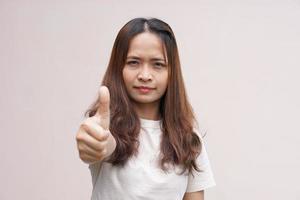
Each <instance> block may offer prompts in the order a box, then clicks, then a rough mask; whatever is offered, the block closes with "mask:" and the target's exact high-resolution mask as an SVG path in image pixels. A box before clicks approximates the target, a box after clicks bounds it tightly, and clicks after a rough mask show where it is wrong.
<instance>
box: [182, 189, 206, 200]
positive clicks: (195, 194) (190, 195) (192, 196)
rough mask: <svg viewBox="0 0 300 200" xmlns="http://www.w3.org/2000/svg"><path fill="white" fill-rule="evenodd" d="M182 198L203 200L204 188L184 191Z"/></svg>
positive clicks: (185, 199) (184, 199)
mask: <svg viewBox="0 0 300 200" xmlns="http://www.w3.org/2000/svg"><path fill="white" fill-rule="evenodd" d="M182 200H204V190H201V191H198V192H189V193H187V192H186V193H185V195H184V197H183V199H182Z"/></svg>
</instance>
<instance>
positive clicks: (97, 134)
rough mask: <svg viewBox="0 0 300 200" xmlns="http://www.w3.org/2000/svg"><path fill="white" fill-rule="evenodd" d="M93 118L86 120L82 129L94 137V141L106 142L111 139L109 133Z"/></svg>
mask: <svg viewBox="0 0 300 200" xmlns="http://www.w3.org/2000/svg"><path fill="white" fill-rule="evenodd" d="M93 118H96V117H91V118H88V119H87V120H85V121H84V122H83V123H82V124H81V128H82V129H83V130H84V131H85V132H87V133H88V134H89V135H90V136H92V137H93V138H94V139H96V140H98V141H104V140H106V139H107V138H108V137H109V134H108V132H107V131H105V130H104V129H103V128H102V127H101V126H100V125H99V124H97V123H96V122H95V121H96V119H95V120H94V119H93Z"/></svg>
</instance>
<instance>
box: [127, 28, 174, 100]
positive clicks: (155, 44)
mask: <svg viewBox="0 0 300 200" xmlns="http://www.w3.org/2000/svg"><path fill="white" fill-rule="evenodd" d="M167 62H168V61H167V60H165V58H164V48H163V44H162V41H161V39H160V38H159V37H158V36H157V35H155V34H153V33H149V32H143V33H141V34H138V35H136V36H135V37H134V38H133V39H132V40H131V43H130V46H129V50H128V54H127V59H126V62H125V66H124V68H123V79H124V82H125V86H126V89H127V92H128V94H129V96H130V98H131V99H132V100H133V101H134V103H135V104H138V105H143V104H153V105H155V106H158V105H159V101H160V99H161V97H162V96H163V95H164V93H165V91H166V89H167V84H168V66H167Z"/></svg>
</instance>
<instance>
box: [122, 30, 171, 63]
mask: <svg viewBox="0 0 300 200" xmlns="http://www.w3.org/2000/svg"><path fill="white" fill-rule="evenodd" d="M165 55H166V53H165V48H164V45H163V42H162V40H161V39H160V38H159V37H158V36H157V35H155V34H153V33H150V32H143V33H140V34H138V35H136V36H135V37H134V38H133V39H132V40H131V42H130V45H129V50H128V53H127V57H130V56H136V57H141V58H153V57H155V58H160V59H164V58H166V57H165Z"/></svg>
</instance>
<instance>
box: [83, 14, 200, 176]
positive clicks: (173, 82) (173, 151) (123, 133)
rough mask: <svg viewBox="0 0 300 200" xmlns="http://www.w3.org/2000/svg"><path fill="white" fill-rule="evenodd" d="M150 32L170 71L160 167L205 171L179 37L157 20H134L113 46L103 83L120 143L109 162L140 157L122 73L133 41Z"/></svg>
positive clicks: (113, 129) (163, 101) (91, 113)
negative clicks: (198, 161) (198, 160)
mask: <svg viewBox="0 0 300 200" xmlns="http://www.w3.org/2000/svg"><path fill="white" fill-rule="evenodd" d="M146 31H149V32H151V33H153V34H156V35H157V36H159V38H160V39H161V41H162V43H163V45H164V48H165V50H166V54H167V60H168V67H169V71H168V73H169V76H168V87H167V90H166V93H165V94H164V95H163V97H162V98H161V101H160V115H161V119H162V120H161V122H162V123H161V129H162V132H163V134H162V140H161V144H160V149H161V159H160V166H161V168H162V169H163V170H167V167H166V164H171V165H173V166H174V165H179V166H181V167H182V169H183V172H185V171H186V170H188V171H189V172H191V171H192V169H195V170H197V171H201V170H200V169H199V168H198V166H197V164H196V157H197V156H198V155H199V154H200V152H201V149H202V145H201V140H200V138H199V137H198V136H197V134H196V133H195V132H194V127H195V126H196V124H197V123H196V119H195V117H194V113H193V110H192V107H191V105H190V103H189V101H188V99H187V94H186V90H185V86H184V82H183V77H182V73H181V66H180V60H179V54H178V48H177V43H176V40H175V36H174V33H173V31H172V29H171V27H170V26H169V25H168V24H167V23H165V22H163V21H162V20H159V19H156V18H151V19H146V18H135V19H132V20H131V21H129V22H128V23H126V24H125V25H124V26H123V27H122V28H121V30H120V31H119V33H118V35H117V37H116V39H115V42H114V45H113V49H112V52H111V57H110V61H109V64H108V67H107V70H106V73H105V75H104V78H103V81H102V85H105V86H107V87H108V89H109V91H110V96H111V101H110V112H111V120H110V131H111V133H112V135H113V136H114V138H115V139H116V142H117V146H116V149H115V151H114V153H113V154H112V155H111V157H110V160H109V162H111V163H112V164H113V165H121V166H122V165H124V164H125V163H126V161H127V160H128V159H129V158H130V157H131V156H133V155H136V154H137V153H138V145H139V141H138V136H139V132H140V128H141V126H140V120H139V117H138V115H137V114H136V112H135V111H134V108H133V105H132V103H131V100H130V98H129V96H128V94H127V91H126V88H125V84H124V81H123V76H122V71H123V67H124V65H125V62H126V58H127V53H128V49H129V45H130V41H131V40H132V38H133V37H135V36H136V35H138V34H140V33H143V32H146ZM98 102H99V97H98V99H97V100H96V101H95V102H94V103H93V104H92V105H91V107H90V108H89V109H88V110H87V111H86V115H87V116H89V117H92V116H94V115H95V113H96V111H97V109H98Z"/></svg>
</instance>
